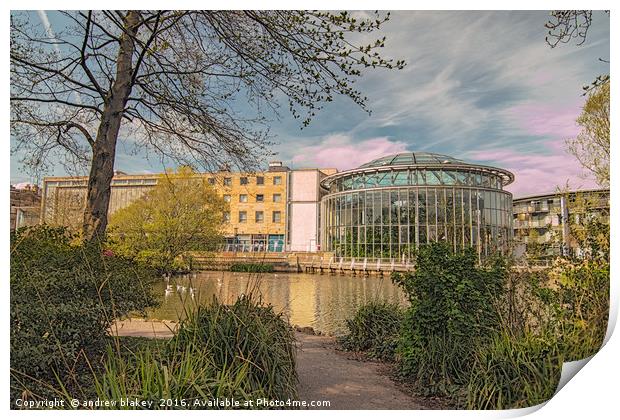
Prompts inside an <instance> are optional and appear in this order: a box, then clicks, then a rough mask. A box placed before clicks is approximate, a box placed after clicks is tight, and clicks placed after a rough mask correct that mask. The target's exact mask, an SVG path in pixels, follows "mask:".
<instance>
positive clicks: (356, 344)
mask: <svg viewBox="0 0 620 420" xmlns="http://www.w3.org/2000/svg"><path fill="white" fill-rule="evenodd" d="M402 320H403V309H402V308H401V307H399V306H398V305H396V304H394V303H388V302H381V301H376V302H370V303H366V304H364V305H362V306H361V307H359V308H358V310H357V312H356V313H355V315H354V317H353V318H352V319H347V321H346V325H347V329H348V333H347V335H345V336H344V337H342V338H340V343H341V344H342V346H343V347H344V349H345V350H349V351H363V352H366V353H367V354H368V355H369V356H370V357H375V358H378V359H383V360H393V359H394V352H395V350H396V345H397V344H398V334H399V331H400V328H401V323H402Z"/></svg>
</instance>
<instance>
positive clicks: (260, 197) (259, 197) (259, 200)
mask: <svg viewBox="0 0 620 420" xmlns="http://www.w3.org/2000/svg"><path fill="white" fill-rule="evenodd" d="M263 201H265V196H264V195H263V194H256V202H257V203H262V202H263Z"/></svg>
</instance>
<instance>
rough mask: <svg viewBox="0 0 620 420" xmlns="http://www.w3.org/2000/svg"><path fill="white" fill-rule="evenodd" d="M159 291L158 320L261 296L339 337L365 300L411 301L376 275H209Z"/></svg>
mask: <svg viewBox="0 0 620 420" xmlns="http://www.w3.org/2000/svg"><path fill="white" fill-rule="evenodd" d="M156 290H157V292H158V294H159V295H160V296H162V297H163V298H162V304H161V307H159V308H157V309H154V310H153V311H151V313H150V314H149V316H150V317H152V318H156V319H168V320H178V319H181V318H183V317H184V314H185V313H186V311H188V310H191V308H193V307H195V305H196V304H198V303H206V302H209V301H210V300H212V299H213V296H217V297H218V298H219V299H220V300H222V301H223V302H225V303H233V302H234V301H235V300H236V299H237V297H238V296H240V295H242V294H248V293H255V294H256V293H260V296H262V300H263V302H266V303H271V304H272V305H273V307H274V309H275V310H276V311H279V312H283V313H284V314H285V315H286V316H287V318H288V319H289V322H290V323H291V324H293V325H295V324H296V325H300V326H311V327H313V328H314V329H315V330H319V331H323V332H325V333H328V334H336V335H338V334H342V333H344V330H345V328H344V327H345V322H344V321H345V319H347V318H349V317H350V316H351V315H352V314H353V313H354V312H355V310H356V308H357V307H358V306H359V305H361V304H363V303H365V302H368V301H371V300H374V299H382V300H387V301H389V302H395V303H401V304H404V303H405V299H404V295H403V293H402V291H401V290H400V289H399V288H398V287H397V286H394V285H393V284H392V282H391V280H390V279H389V278H376V277H366V278H364V277H351V276H328V275H317V274H296V273H294V274H293V273H291V274H289V273H277V274H276V273H272V274H260V275H259V274H247V273H231V272H203V273H197V274H189V275H184V276H178V277H173V278H171V279H170V280H169V281H166V280H164V281H162V282H161V283H159V284H157V285H156Z"/></svg>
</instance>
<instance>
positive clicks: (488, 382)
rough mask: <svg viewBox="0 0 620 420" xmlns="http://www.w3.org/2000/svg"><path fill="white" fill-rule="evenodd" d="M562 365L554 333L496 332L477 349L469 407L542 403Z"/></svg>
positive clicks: (497, 406)
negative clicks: (536, 334) (515, 335)
mask: <svg viewBox="0 0 620 420" xmlns="http://www.w3.org/2000/svg"><path fill="white" fill-rule="evenodd" d="M561 367H562V363H561V359H560V353H559V350H558V347H557V345H556V342H555V338H554V337H541V336H534V335H532V334H530V333H525V334H522V335H520V336H518V337H514V336H512V335H508V334H506V333H504V334H500V335H497V336H496V337H494V338H493V339H492V340H491V341H490V342H488V343H485V345H483V346H480V347H479V348H478V349H477V351H476V352H475V358H474V363H473V365H472V369H471V375H470V377H469V383H468V385H467V397H466V405H467V408H469V409H478V410H485V409H494V410H501V409H507V408H524V407H531V406H534V405H538V404H541V403H543V402H545V401H547V400H549V399H550V398H551V397H552V396H553V394H554V393H555V390H556V388H557V386H558V382H559V380H560V375H561V372H562V368H561Z"/></svg>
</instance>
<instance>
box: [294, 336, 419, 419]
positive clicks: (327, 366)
mask: <svg viewBox="0 0 620 420" xmlns="http://www.w3.org/2000/svg"><path fill="white" fill-rule="evenodd" d="M297 340H298V342H299V346H300V348H299V350H298V352H297V372H298V374H299V398H300V399H301V400H306V401H310V400H321V401H323V400H329V401H330V403H331V406H330V407H329V409H332V410H350V409H353V410H390V409H392V410H411V409H424V408H427V407H425V406H424V405H423V403H422V402H421V401H417V400H416V399H415V398H414V397H411V396H409V395H407V394H405V393H404V392H402V391H401V390H400V389H398V387H397V386H396V384H395V383H394V382H393V381H392V380H391V379H390V378H388V377H387V376H385V375H384V374H381V373H379V369H380V368H381V367H382V366H383V365H381V364H380V363H375V362H369V361H359V360H353V359H350V358H347V355H346V353H343V352H340V351H337V350H336V343H335V340H334V339H333V338H330V337H323V336H314V335H306V334H301V333H297ZM325 408H326V407H321V409H325Z"/></svg>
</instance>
